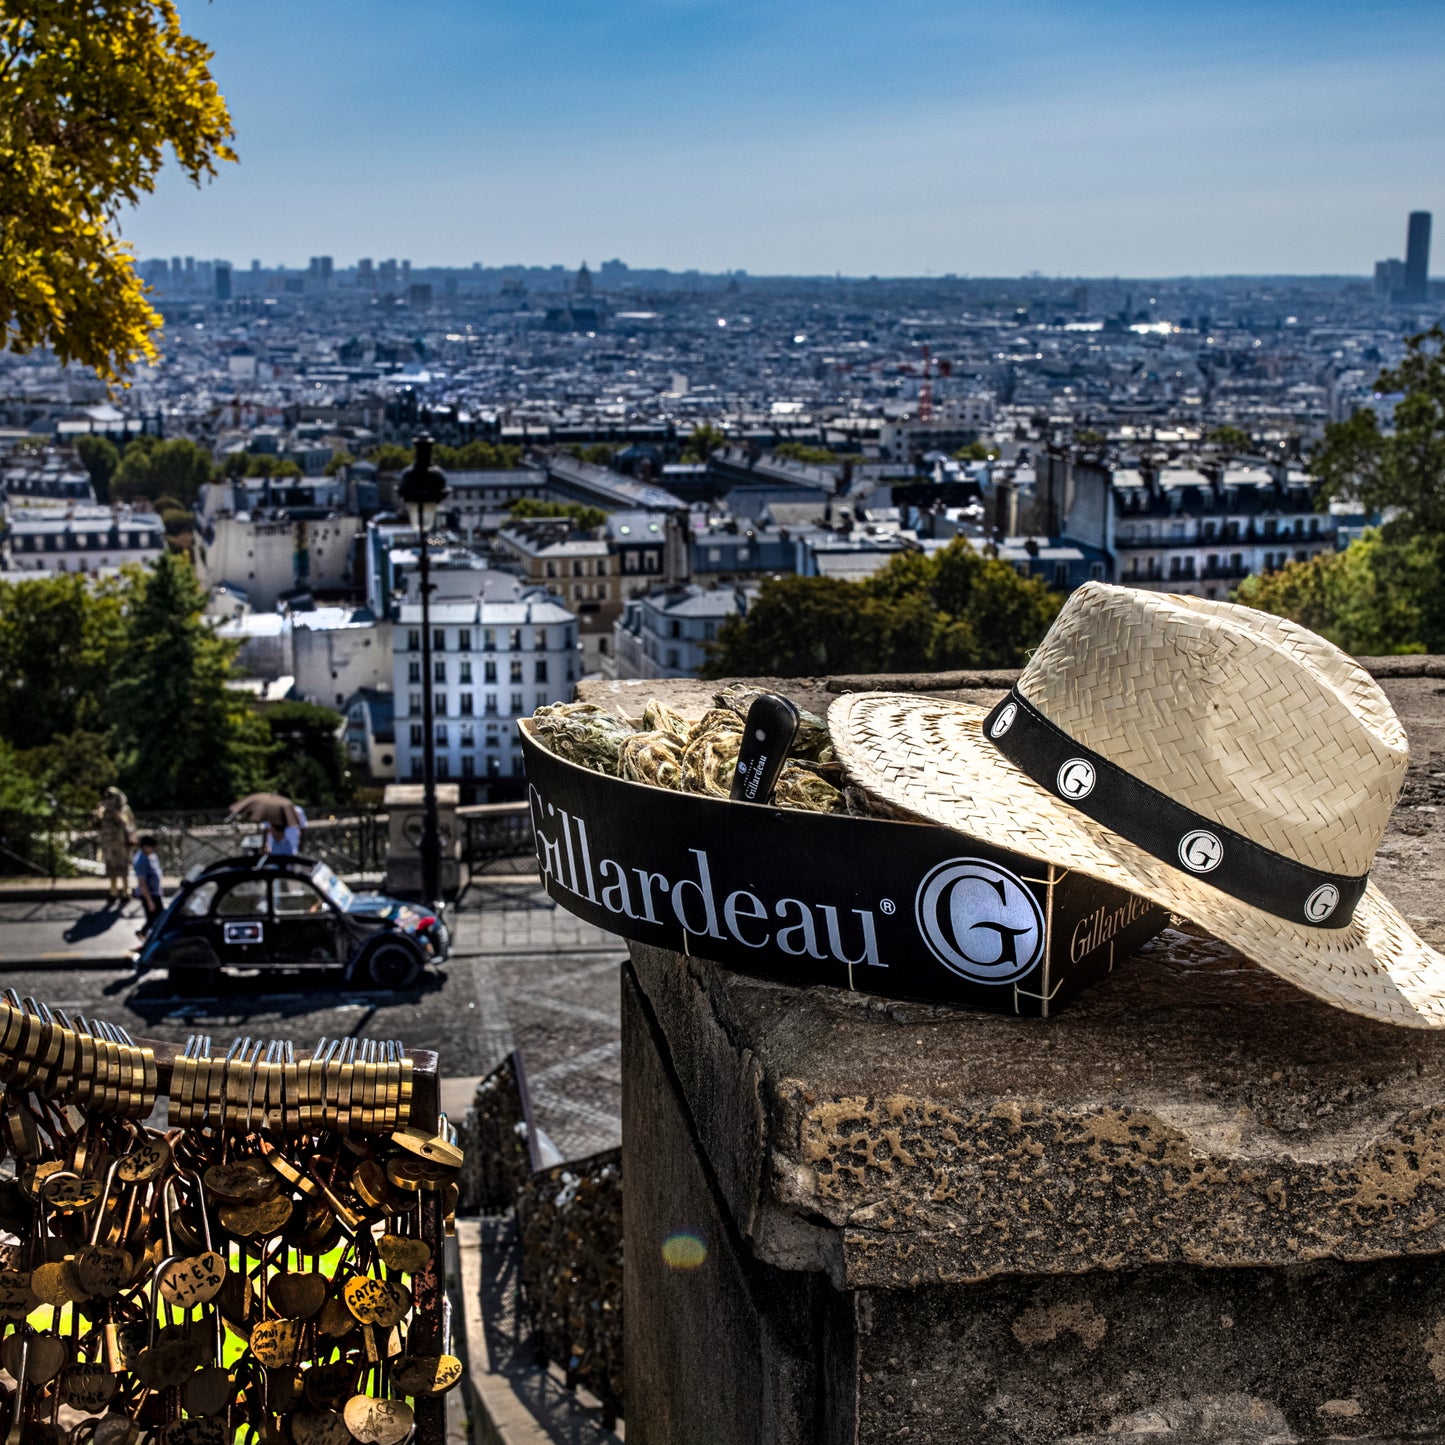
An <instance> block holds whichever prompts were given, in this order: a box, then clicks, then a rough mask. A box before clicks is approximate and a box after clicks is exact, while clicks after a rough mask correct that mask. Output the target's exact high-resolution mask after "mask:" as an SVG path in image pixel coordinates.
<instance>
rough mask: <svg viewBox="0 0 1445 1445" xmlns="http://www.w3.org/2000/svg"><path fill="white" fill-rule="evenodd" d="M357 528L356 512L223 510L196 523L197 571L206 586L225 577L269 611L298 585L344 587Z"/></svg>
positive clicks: (326, 588)
mask: <svg viewBox="0 0 1445 1445" xmlns="http://www.w3.org/2000/svg"><path fill="white" fill-rule="evenodd" d="M360 530H361V519H360V518H359V517H354V516H350V515H348V514H346V513H341V512H319V513H315V514H312V515H302V514H301V513H299V512H240V513H236V514H234V515H231V514H224V513H223V514H222V515H220V516H217V517H216V518H214V519H213V520H211V521H209V522H202V524H201V525H200V526H198V527H197V529H196V575H197V577H198V578H199V579H200V581H201V585H202V586H203V587H205V588H206V589H207V590H208V591H209V590H210V589H211V588H213V587H217V586H219V585H221V584H222V583H225V584H227V585H228V586H230V587H233V588H235V589H236V590H237V591H240V592H244V593H245V595H246V599H247V601H248V602H249V603H250V605H251V606H252V607H253V608H254V609H255V610H256V611H258V612H264V611H268V610H269V609H270V608H272V607H274V606H275V605H276V603H277V600H278V599H279V598H280V597H281V595H282V593H284V592H289V591H291V590H292V589H293V588H295V587H297V586H299V585H304V586H308V587H310V588H313V589H316V590H321V591H340V590H341V589H342V588H344V587H345V586H346V585H347V584H348V583H349V581H350V577H351V544H352V540H353V538H355V536H356V535H357V533H358V532H359V531H360Z"/></svg>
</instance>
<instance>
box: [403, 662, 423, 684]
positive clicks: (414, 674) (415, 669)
mask: <svg viewBox="0 0 1445 1445" xmlns="http://www.w3.org/2000/svg"><path fill="white" fill-rule="evenodd" d="M406 680H407V681H408V682H420V681H421V663H419V662H418V661H417V660H416V659H415V658H413V659H412V660H411V661H410V662H409V663H407V665H406Z"/></svg>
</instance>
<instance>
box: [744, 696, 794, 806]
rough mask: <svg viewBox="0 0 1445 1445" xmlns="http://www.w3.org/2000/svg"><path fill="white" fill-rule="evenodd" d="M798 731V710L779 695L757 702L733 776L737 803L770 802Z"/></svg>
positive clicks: (745, 727)
mask: <svg viewBox="0 0 1445 1445" xmlns="http://www.w3.org/2000/svg"><path fill="white" fill-rule="evenodd" d="M797 732H798V709H797V708H795V707H794V706H793V704H792V703H790V702H789V701H788V700H787V698H785V697H779V696H778V694H777V693H775V692H762V693H759V694H758V696H757V697H756V698H754V699H753V705H752V706H751V707H750V708H749V709H748V716H747V721H746V722H745V723H744V724H743V742H742V746H741V747H740V748H739V749H738V766H737V771H736V772H735V773H734V774H733V786H732V792H731V794H730V795H729V796H730V797H731V798H732V800H733V802H735V803H768V802H771V801H772V797H773V789H774V788H776V787H777V786H778V774H779V773H781V772H782V771H783V764H784V762H786V761H787V757H788V749H789V748H790V747H792V745H793V739H794V737H796V736H797Z"/></svg>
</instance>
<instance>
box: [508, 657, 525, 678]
mask: <svg viewBox="0 0 1445 1445" xmlns="http://www.w3.org/2000/svg"><path fill="white" fill-rule="evenodd" d="M521 680H522V664H521V661H520V660H518V661H514V662H513V663H512V676H511V678H510V681H512V682H521Z"/></svg>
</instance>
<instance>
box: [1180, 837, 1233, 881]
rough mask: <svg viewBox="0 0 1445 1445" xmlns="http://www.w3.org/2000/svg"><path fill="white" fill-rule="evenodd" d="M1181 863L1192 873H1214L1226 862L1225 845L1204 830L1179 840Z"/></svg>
mask: <svg viewBox="0 0 1445 1445" xmlns="http://www.w3.org/2000/svg"><path fill="white" fill-rule="evenodd" d="M1179 861H1180V862H1181V863H1182V864H1183V865H1184V866H1185V867H1186V868H1187V869H1188V870H1189V871H1190V872H1191V873H1213V872H1214V870H1215V869H1216V868H1218V867H1219V865H1220V864H1221V863H1223V862H1224V844H1223V843H1221V842H1220V841H1219V839H1218V838H1216V837H1215V836H1214V834H1213V833H1206V832H1205V831H1204V829H1203V828H1196V829H1195V830H1194V831H1193V832H1192V833H1186V834H1185V835H1184V836H1183V837H1182V838H1181V839H1180V840H1179Z"/></svg>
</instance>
